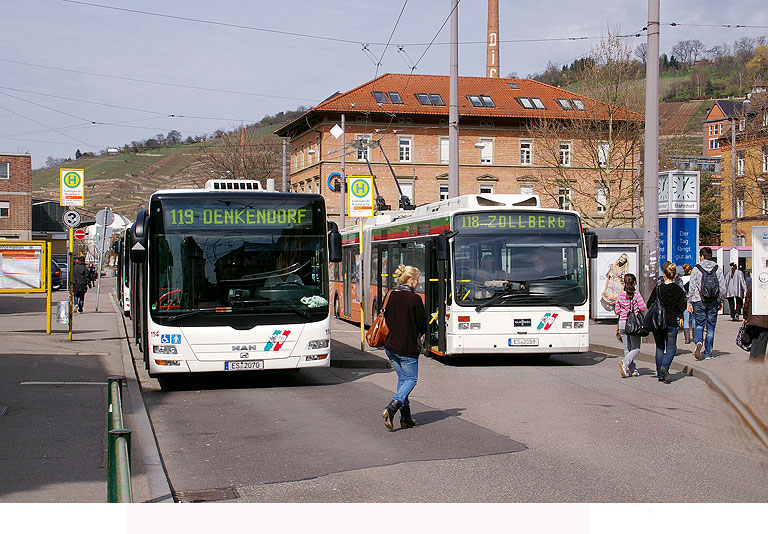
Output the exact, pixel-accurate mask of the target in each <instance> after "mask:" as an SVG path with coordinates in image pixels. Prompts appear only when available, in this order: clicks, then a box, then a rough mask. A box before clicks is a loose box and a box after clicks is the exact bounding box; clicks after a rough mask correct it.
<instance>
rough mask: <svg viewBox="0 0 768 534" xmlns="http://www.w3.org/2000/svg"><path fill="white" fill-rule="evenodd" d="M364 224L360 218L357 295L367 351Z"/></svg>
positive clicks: (361, 330)
mask: <svg viewBox="0 0 768 534" xmlns="http://www.w3.org/2000/svg"><path fill="white" fill-rule="evenodd" d="M363 224H365V219H363V218H360V239H359V241H360V273H359V274H360V276H358V278H357V279H358V280H359V281H360V283H359V284H358V285H359V287H358V288H357V296H358V298H359V299H360V350H362V351H365V291H364V289H363V279H364V278H365V277H364V276H363Z"/></svg>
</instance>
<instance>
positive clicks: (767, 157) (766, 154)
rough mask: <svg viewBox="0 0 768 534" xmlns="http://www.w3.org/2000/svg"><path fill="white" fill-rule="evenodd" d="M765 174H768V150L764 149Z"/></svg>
mask: <svg viewBox="0 0 768 534" xmlns="http://www.w3.org/2000/svg"><path fill="white" fill-rule="evenodd" d="M763 172H764V173H768V149H766V148H763Z"/></svg>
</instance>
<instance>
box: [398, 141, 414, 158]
mask: <svg viewBox="0 0 768 534" xmlns="http://www.w3.org/2000/svg"><path fill="white" fill-rule="evenodd" d="M412 145H413V138H412V137H400V138H398V140H397V146H398V159H399V160H400V161H411V149H412Z"/></svg>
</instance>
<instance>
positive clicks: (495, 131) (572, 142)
mask: <svg viewBox="0 0 768 534" xmlns="http://www.w3.org/2000/svg"><path fill="white" fill-rule="evenodd" d="M448 103H449V77H448V76H432V75H405V74H384V75H382V76H380V77H378V78H376V79H374V80H370V81H368V82H366V83H364V84H362V85H360V86H359V87H356V88H354V89H352V90H350V91H347V92H344V93H338V94H335V95H333V96H331V97H329V98H328V99H326V100H325V101H323V102H322V103H320V104H318V105H317V106H315V107H313V108H312V109H310V110H309V111H307V112H306V113H305V114H304V115H302V116H301V117H299V118H297V119H295V120H294V121H292V122H290V123H289V124H287V125H285V126H283V127H282V128H280V129H279V130H277V131H276V132H275V133H276V134H277V135H278V136H280V137H285V138H288V141H289V166H290V171H289V180H290V186H289V187H290V190H291V191H294V192H313V193H320V194H322V195H324V196H325V198H326V200H327V203H328V213H329V216H331V217H335V216H338V215H339V212H340V209H339V202H340V198H339V197H340V194H339V192H335V191H332V190H330V189H329V187H328V184H327V179H328V176H329V175H330V174H331V173H335V172H340V160H341V153H342V151H344V153H345V165H346V175H347V176H353V175H373V176H374V177H375V179H376V186H377V189H378V192H377V194H378V196H380V197H382V199H383V203H385V204H388V205H390V206H392V207H393V208H394V209H397V208H398V205H399V204H400V203H399V198H400V196H399V193H398V189H397V186H396V183H395V177H396V178H397V183H399V185H400V190H401V191H402V195H403V196H404V197H407V203H409V204H412V205H422V204H426V203H430V202H434V201H437V200H440V199H444V198H447V196H448V157H449V144H448V135H449V134H448V120H449V116H448V115H449V113H448ZM342 116H344V119H345V126H346V127H345V129H346V132H345V146H343V147H342V144H341V139H340V138H338V139H337V138H336V137H335V136H333V135H332V134H331V129H332V128H334V126H335V125H341V122H342ZM642 130H643V117H642V115H640V114H638V113H633V112H631V111H627V110H625V109H622V108H620V107H618V106H615V105H609V104H606V103H603V102H598V101H596V100H592V99H590V98H586V97H584V96H581V95H578V94H576V93H573V92H570V91H566V90H564V89H560V88H557V87H553V86H550V85H547V84H544V83H541V82H538V81H535V80H529V79H511V78H508V79H505V78H474V77H460V78H459V182H460V184H459V191H460V194H468V193H473V194H477V193H521V194H537V195H539V196H540V198H541V202H542V205H543V206H548V207H558V206H559V207H561V208H568V209H575V210H578V211H579V212H581V213H582V215H583V216H585V223H586V224H588V225H590V226H637V225H638V218H639V216H640V209H639V196H640V195H639V182H638V179H639V178H638V172H637V164H638V156H639V143H640V142H641V141H642Z"/></svg>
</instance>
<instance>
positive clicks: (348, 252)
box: [341, 246, 357, 318]
mask: <svg viewBox="0 0 768 534" xmlns="http://www.w3.org/2000/svg"><path fill="white" fill-rule="evenodd" d="M356 248H357V246H352V247H344V250H343V253H342V256H341V261H342V267H341V272H342V273H343V277H344V310H343V311H342V315H343V316H344V317H347V318H349V317H352V282H353V281H354V280H355V277H356V273H355V269H356V261H355V253H356V252H357V251H356Z"/></svg>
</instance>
